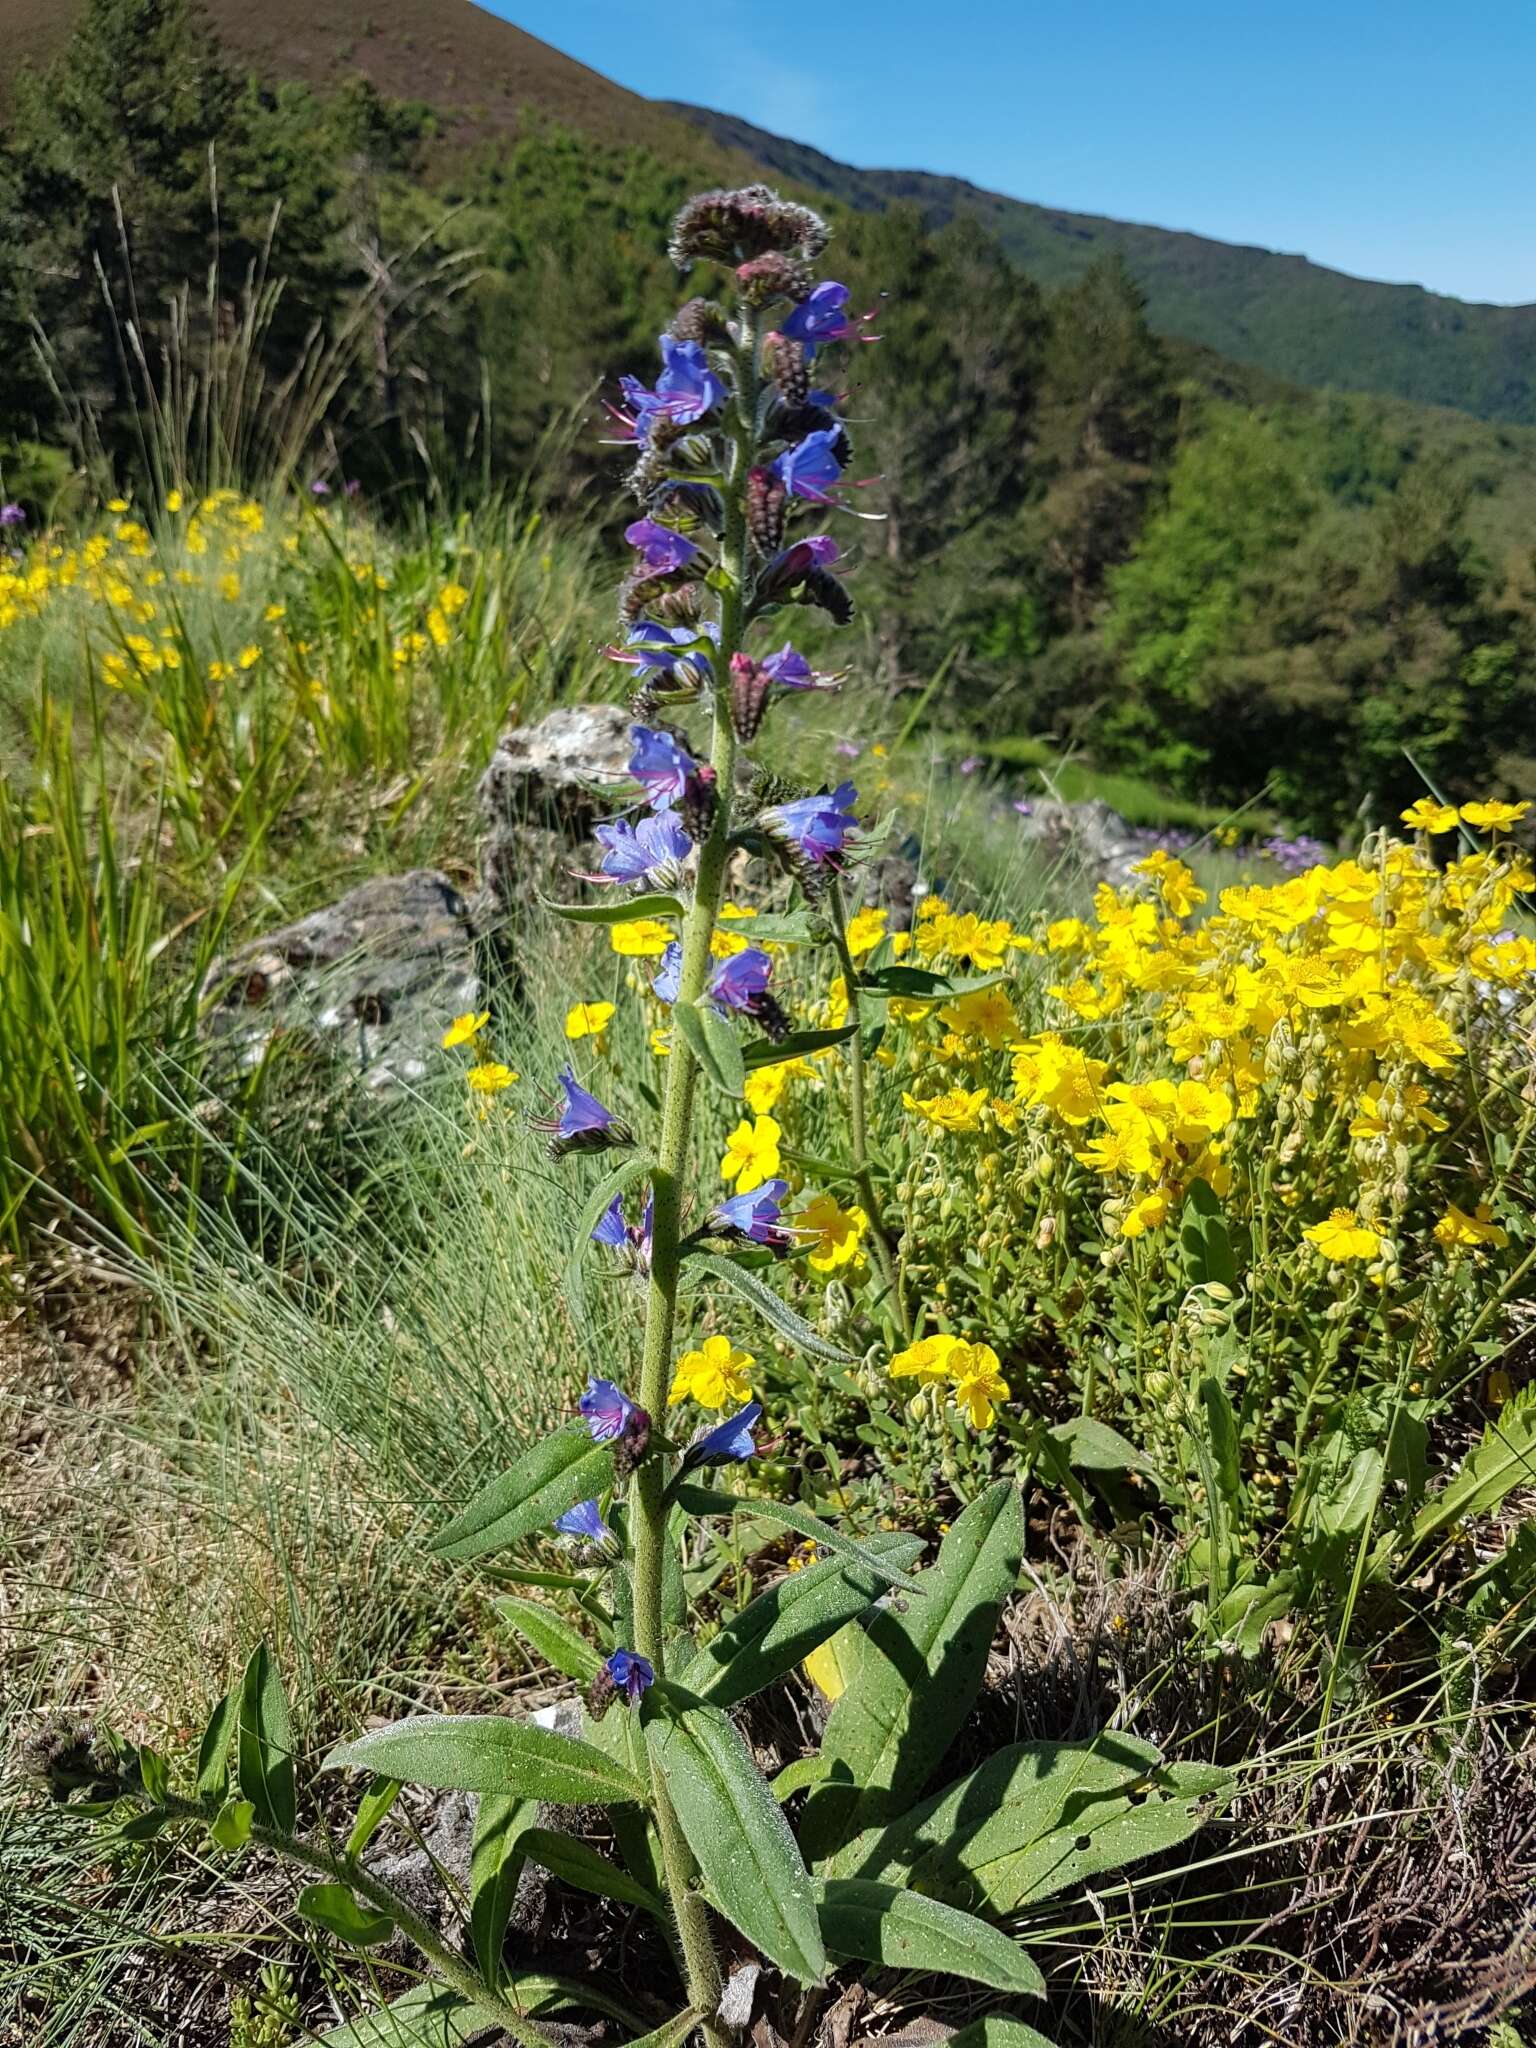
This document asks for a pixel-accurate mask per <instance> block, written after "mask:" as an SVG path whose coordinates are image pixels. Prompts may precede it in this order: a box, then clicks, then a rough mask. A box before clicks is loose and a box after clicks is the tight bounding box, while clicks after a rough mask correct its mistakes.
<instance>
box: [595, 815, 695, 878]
mask: <svg viewBox="0 0 1536 2048" xmlns="http://www.w3.org/2000/svg"><path fill="white" fill-rule="evenodd" d="M592 836H593V838H594V839H595V840H596V841H597V842H598V844H599V845H600V846H601V847H602V848H603V858H602V861H601V863H600V865H601V867H602V871H603V874H604V876H605V877H606V878H607V879H608V880H609V881H614V882H665V881H672V880H674V879H675V878H676V875H677V872H678V870H679V869H680V868H681V866H682V864H683V862H684V861H685V860H687V858H688V856H689V854H690V853H692V851H693V841H692V840H691V839H690V838H689V837H688V834H687V833H686V832H685V831H684V830H683V828H682V826H681V825H680V824H679V823H678V822H677V819H676V818H675V817H674V816H673V815H672V813H671V812H670V811H658V812H656V814H655V815H654V816H653V817H649V818H642V819H641V820H640V822H639V824H638V825H631V824H630V822H629V820H628V819H627V818H616V819H615V820H614V821H613V823H612V824H611V825H597V826H594V827H593V831H592Z"/></svg>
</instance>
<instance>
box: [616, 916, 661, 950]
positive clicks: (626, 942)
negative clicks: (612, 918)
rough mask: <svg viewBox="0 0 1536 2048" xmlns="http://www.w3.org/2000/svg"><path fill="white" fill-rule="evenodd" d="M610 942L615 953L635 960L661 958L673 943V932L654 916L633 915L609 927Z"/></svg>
mask: <svg viewBox="0 0 1536 2048" xmlns="http://www.w3.org/2000/svg"><path fill="white" fill-rule="evenodd" d="M608 943H609V945H610V946H612V948H613V950H614V952H615V953H622V954H624V955H625V956H626V957H628V958H629V959H634V960H659V959H660V958H661V956H662V954H663V953H665V951H666V950H667V948H668V946H670V945H671V943H672V934H671V932H670V931H669V930H668V929H667V927H666V926H665V925H664V924H662V923H661V922H660V920H659V919H657V918H654V917H632V918H629V919H627V920H626V921H625V922H624V923H623V924H611V925H609V927H608Z"/></svg>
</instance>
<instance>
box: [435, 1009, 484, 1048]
mask: <svg viewBox="0 0 1536 2048" xmlns="http://www.w3.org/2000/svg"><path fill="white" fill-rule="evenodd" d="M490 1021H491V1013H490V1011H489V1010H465V1011H464V1013H463V1014H462V1015H461V1016H458V1017H455V1018H454V1020H453V1022H452V1023H451V1024H450V1025H449V1026H448V1029H447V1030H446V1031H445V1032H444V1033H443V1044H444V1046H445V1047H446V1048H447V1049H448V1050H450V1051H451V1050H452V1049H453V1047H454V1046H456V1045H473V1044H474V1042H475V1040H476V1039H477V1038H478V1037H479V1036H480V1034H481V1032H482V1031H483V1030H484V1029H485V1027H486V1025H487V1024H489V1023H490Z"/></svg>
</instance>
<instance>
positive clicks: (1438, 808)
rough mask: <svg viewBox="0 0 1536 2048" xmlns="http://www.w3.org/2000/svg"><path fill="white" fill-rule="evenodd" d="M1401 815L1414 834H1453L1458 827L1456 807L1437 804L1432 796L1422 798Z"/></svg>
mask: <svg viewBox="0 0 1536 2048" xmlns="http://www.w3.org/2000/svg"><path fill="white" fill-rule="evenodd" d="M1400 815H1401V817H1402V820H1403V823H1404V824H1405V825H1406V826H1408V827H1409V829H1410V830H1411V831H1414V832H1451V831H1454V830H1455V827H1456V816H1457V812H1456V806H1455V805H1454V804H1439V803H1436V802H1435V799H1434V798H1433V797H1432V796H1421V797H1420V798H1419V799H1418V800H1417V802H1415V803H1411V804H1410V805H1409V806H1408V808H1407V810H1406V811H1403V812H1402V813H1401V814H1400Z"/></svg>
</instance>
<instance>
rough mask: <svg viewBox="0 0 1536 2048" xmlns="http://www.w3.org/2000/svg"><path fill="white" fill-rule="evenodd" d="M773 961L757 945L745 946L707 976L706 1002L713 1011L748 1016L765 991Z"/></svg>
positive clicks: (720, 963)
mask: <svg viewBox="0 0 1536 2048" xmlns="http://www.w3.org/2000/svg"><path fill="white" fill-rule="evenodd" d="M772 974H773V962H772V960H771V959H770V958H769V956H768V955H767V954H766V953H765V952H764V951H763V949H762V948H761V946H745V947H743V948H742V950H741V951H740V952H739V953H732V954H730V955H729V956H728V957H727V958H726V959H724V960H722V961H720V962H719V964H718V965H717V966H716V967H715V969H714V972H713V973H712V974H711V975H710V977H709V991H708V993H709V1000H710V1001H711V1002H712V1003H713V1004H714V1006H715V1008H716V1009H717V1010H742V1011H745V1012H746V1013H747V1014H749V1015H750V1014H751V1013H752V1012H753V1011H754V1010H756V1009H757V1007H758V1005H759V1002H760V1000H761V998H762V996H763V995H764V994H765V993H766V992H767V988H768V982H769V979H770V977H771V976H772Z"/></svg>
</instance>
